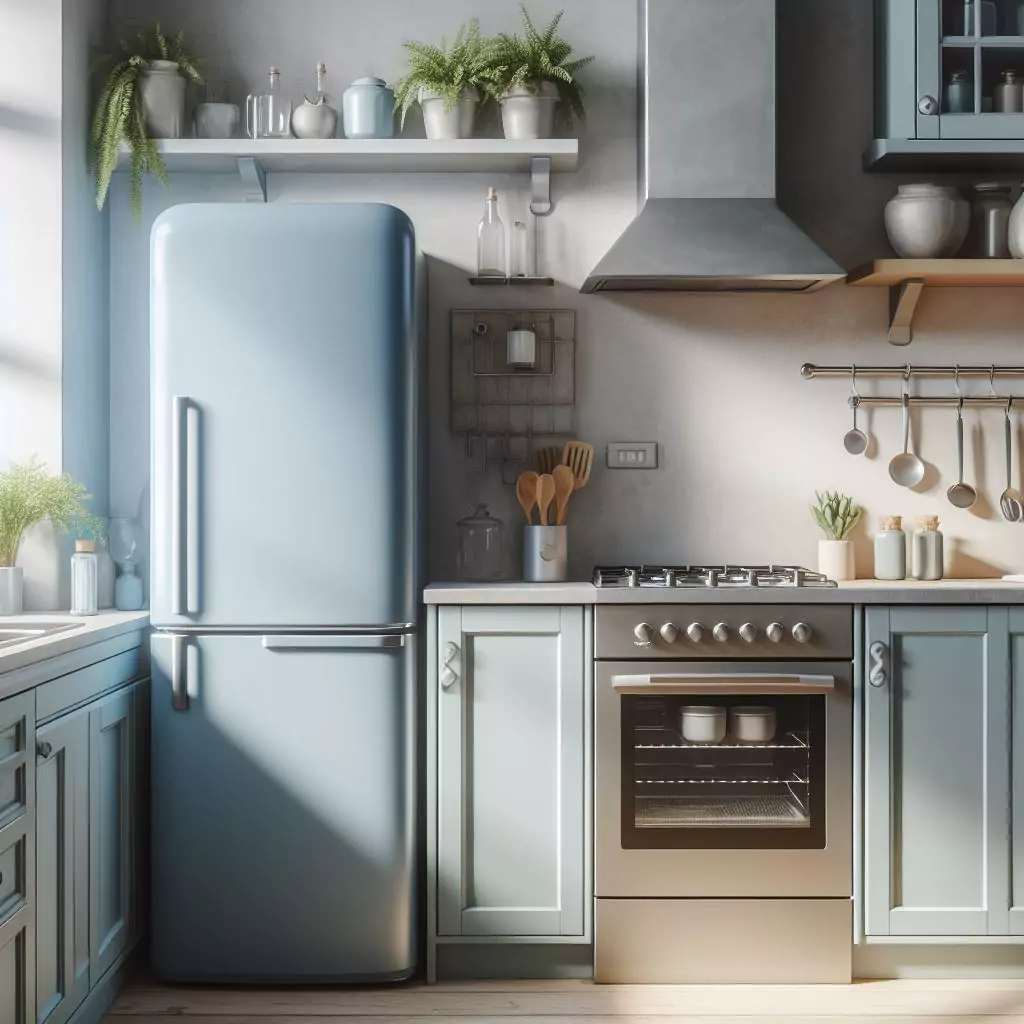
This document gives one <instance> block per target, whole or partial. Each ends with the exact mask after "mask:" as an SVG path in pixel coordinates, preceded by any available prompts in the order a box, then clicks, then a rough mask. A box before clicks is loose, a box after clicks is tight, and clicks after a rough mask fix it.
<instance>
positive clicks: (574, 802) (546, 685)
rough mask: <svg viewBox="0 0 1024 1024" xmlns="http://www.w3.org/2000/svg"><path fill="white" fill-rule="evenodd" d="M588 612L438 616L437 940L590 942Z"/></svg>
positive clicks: (443, 611) (465, 611)
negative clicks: (532, 938)
mask: <svg viewBox="0 0 1024 1024" xmlns="http://www.w3.org/2000/svg"><path fill="white" fill-rule="evenodd" d="M583 615H584V610H583V609H582V608H578V607H564V608H559V607H466V608H457V607H442V608H440V609H439V610H438V617H439V618H438V665H437V666H436V670H435V672H432V673H431V678H432V679H433V680H436V683H435V685H437V687H438V697H437V708H438V711H437V715H438V723H437V727H438V739H437V751H438V754H437V757H438V811H437V814H438V820H437V843H438V850H437V864H438V867H437V871H438V879H437V882H438V893H437V920H438V932H439V934H441V935H463V936H467V935H468V936H474V935H475V936H483V935H486V936H505V935H515V936H582V935H583V934H584V930H585V920H586V917H585V904H586V900H587V896H588V894H587V893H586V891H585V889H586V867H585V865H586V845H585V844H586V836H585V824H584V823H585V819H586V810H585V808H586V782H585V771H584V758H585V744H586V735H587V724H586V713H585V707H586V700H585V693H584V680H585V661H586V651H585V649H584V627H583Z"/></svg>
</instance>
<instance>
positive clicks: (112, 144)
mask: <svg viewBox="0 0 1024 1024" xmlns="http://www.w3.org/2000/svg"><path fill="white" fill-rule="evenodd" d="M106 63H107V64H108V65H109V67H108V69H107V75H106V79H105V81H104V83H103V88H102V89H101V90H100V96H99V99H98V100H97V101H96V110H95V112H94V114H93V120H92V133H91V136H90V147H89V162H90V167H91V169H92V171H93V173H94V174H95V175H96V206H97V207H98V208H99V209H103V204H104V202H105V201H106V198H107V192H108V191H109V189H110V176H111V175H112V174H113V173H114V168H115V167H116V166H117V153H118V149H119V148H120V146H121V143H122V142H125V143H127V144H128V148H129V149H130V151H131V197H132V209H133V210H134V211H135V213H136V215H138V214H139V212H140V210H141V206H142V178H143V175H145V174H147V173H149V174H154V175H156V177H157V178H159V179H160V181H162V182H163V183H164V184H165V185H166V184H167V169H166V168H165V167H164V162H163V159H162V157H161V156H160V153H159V152H158V151H157V148H156V144H155V143H154V142H153V139H178V138H181V135H182V130H183V127H184V123H185V85H186V82H187V81H193V82H202V77H201V76H200V74H199V70H198V64H199V62H198V60H197V58H195V57H194V56H192V55H191V54H190V53H189V52H188V50H187V49H186V48H185V36H184V33H182V32H178V33H177V34H176V35H174V36H170V37H168V36H166V35H165V34H164V33H163V31H162V30H161V28H160V25H159V24H157V25H154V26H153V28H152V29H144V30H142V31H140V32H139V33H138V34H137V35H136V36H135V37H134V38H133V39H130V40H122V41H121V54H120V56H119V57H116V58H110V59H108V60H107V62H106Z"/></svg>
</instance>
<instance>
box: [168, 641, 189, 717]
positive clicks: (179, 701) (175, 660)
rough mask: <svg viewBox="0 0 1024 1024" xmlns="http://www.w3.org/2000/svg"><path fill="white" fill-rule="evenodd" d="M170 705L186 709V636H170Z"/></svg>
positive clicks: (181, 709)
mask: <svg viewBox="0 0 1024 1024" xmlns="http://www.w3.org/2000/svg"><path fill="white" fill-rule="evenodd" d="M171 707H172V708H173V709H174V710H175V711H188V637H187V636H181V635H180V634H179V635H176V636H172V637H171Z"/></svg>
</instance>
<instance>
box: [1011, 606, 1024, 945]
mask: <svg viewBox="0 0 1024 1024" xmlns="http://www.w3.org/2000/svg"><path fill="white" fill-rule="evenodd" d="M1008 618H1009V632H1010V641H1009V647H1010V651H1009V655H1010V709H1011V712H1010V715H1009V724H1010V729H1009V732H1010V737H1009V749H1010V793H1011V794H1012V802H1011V805H1010V810H1009V813H1010V883H1009V886H1008V889H1009V894H1008V895H1009V898H1008V901H1007V902H1008V903H1009V911H1008V917H1009V932H1010V934H1011V935H1024V608H1011V609H1009V612H1008Z"/></svg>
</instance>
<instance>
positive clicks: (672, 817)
mask: <svg viewBox="0 0 1024 1024" xmlns="http://www.w3.org/2000/svg"><path fill="white" fill-rule="evenodd" d="M633 811H634V822H635V824H636V826H637V827H638V828H709V827H713V828H809V827H810V819H809V818H808V816H807V812H806V810H805V809H804V807H802V806H801V804H800V802H799V801H798V800H796V799H795V798H793V797H786V796H764V797H739V798H731V797H726V798H724V799H720V798H716V797H642V796H641V797H636V799H635V802H634V807H633Z"/></svg>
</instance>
